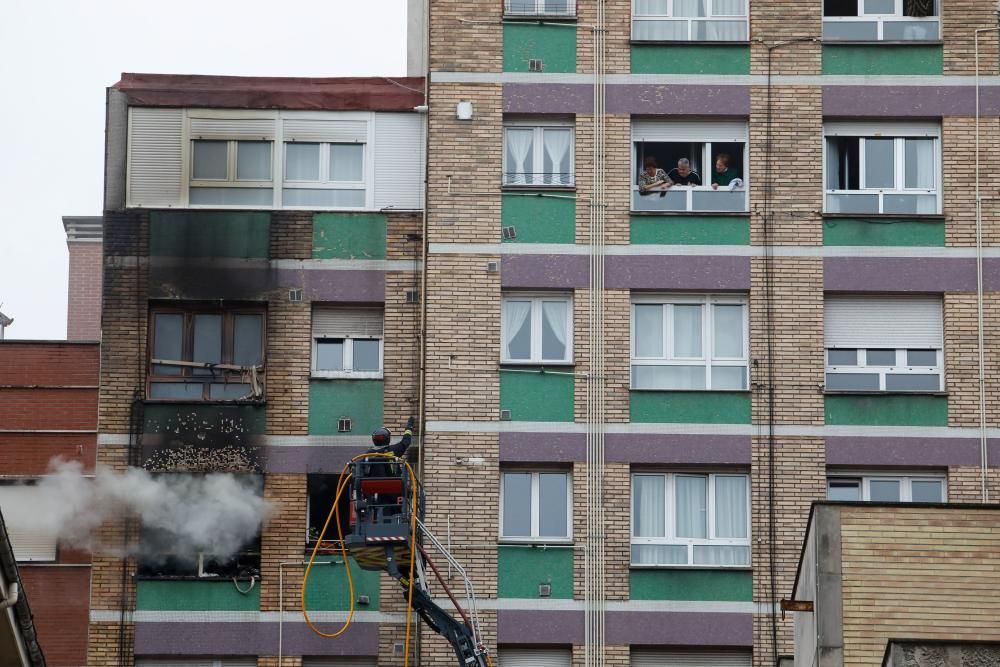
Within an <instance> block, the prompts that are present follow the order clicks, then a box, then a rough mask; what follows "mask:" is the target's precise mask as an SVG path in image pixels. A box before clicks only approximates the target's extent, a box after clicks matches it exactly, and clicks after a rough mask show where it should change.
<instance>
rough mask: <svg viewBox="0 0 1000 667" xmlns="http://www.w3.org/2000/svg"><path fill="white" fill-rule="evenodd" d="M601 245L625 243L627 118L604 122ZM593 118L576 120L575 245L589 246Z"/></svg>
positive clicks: (614, 117) (584, 116) (628, 157)
mask: <svg viewBox="0 0 1000 667" xmlns="http://www.w3.org/2000/svg"><path fill="white" fill-rule="evenodd" d="M604 135H605V137H604V150H605V159H604V174H605V175H604V182H605V192H604V202H605V209H604V210H605V215H604V242H605V243H607V244H608V245H626V244H628V242H629V206H630V201H629V198H630V197H631V191H630V187H631V173H632V168H631V166H630V160H631V141H632V122H631V117H630V116H627V115H615V114H608V115H607V117H606V119H605V122H604ZM596 161H597V160H596V157H595V154H594V116H593V114H577V116H576V167H575V174H576V242H577V243H590V215H591V205H590V202H591V198H592V197H593V196H594V163H595V162H596Z"/></svg>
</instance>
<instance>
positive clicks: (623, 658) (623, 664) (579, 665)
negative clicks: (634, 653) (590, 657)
mask: <svg viewBox="0 0 1000 667" xmlns="http://www.w3.org/2000/svg"><path fill="white" fill-rule="evenodd" d="M630 655H631V654H630V651H629V647H628V646H621V645H615V644H606V645H605V646H604V664H605V665H607V666H608V667H629V664H630V662H629V661H630ZM586 658H587V654H586V649H585V647H583V646H581V645H579V644H574V645H573V667H583V666H584V665H585V664H586Z"/></svg>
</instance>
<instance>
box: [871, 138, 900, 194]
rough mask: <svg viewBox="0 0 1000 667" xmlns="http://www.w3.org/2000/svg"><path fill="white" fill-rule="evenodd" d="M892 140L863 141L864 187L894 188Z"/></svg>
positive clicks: (893, 149) (893, 148) (894, 158)
mask: <svg viewBox="0 0 1000 667" xmlns="http://www.w3.org/2000/svg"><path fill="white" fill-rule="evenodd" d="M895 144H896V141H895V140H894V139H871V138H868V139H865V187H868V188H889V189H891V188H894V187H896V169H895V163H896V155H895Z"/></svg>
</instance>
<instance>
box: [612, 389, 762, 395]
mask: <svg viewBox="0 0 1000 667" xmlns="http://www.w3.org/2000/svg"><path fill="white" fill-rule="evenodd" d="M629 391H640V392H648V393H653V392H655V393H660V394H748V395H749V394H752V393H753V392H752V390H750V389H636V388H635V387H629Z"/></svg>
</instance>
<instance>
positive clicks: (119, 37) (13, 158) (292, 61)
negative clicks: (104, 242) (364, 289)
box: [0, 0, 406, 339]
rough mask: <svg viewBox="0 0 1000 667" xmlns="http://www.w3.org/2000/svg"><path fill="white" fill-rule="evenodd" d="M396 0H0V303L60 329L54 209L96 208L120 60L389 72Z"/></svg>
mask: <svg viewBox="0 0 1000 667" xmlns="http://www.w3.org/2000/svg"><path fill="white" fill-rule="evenodd" d="M405 12H406V3H405V0H325V1H321V0H311V1H304V0H282V1H281V2H265V1H263V0H239V1H236V0H170V1H169V2H164V1H159V2H157V1H151V0H0V82H2V85H3V91H4V92H3V94H2V95H0V128H3V129H2V131H0V195H2V202H3V203H2V208H0V303H2V306H0V311H2V312H3V313H4V314H6V315H7V316H9V317H13V318H14V319H15V322H14V324H13V325H12V326H11V327H9V328H8V329H7V337H8V338H53V339H60V338H65V337H66V267H67V251H66V237H65V233H64V232H63V227H62V216H64V215H100V214H101V197H102V191H103V160H104V99H105V97H104V95H105V88H106V87H108V86H110V85H112V84H114V83H115V82H116V81H118V79H119V76H120V74H121V73H122V72H158V73H180V74H235V75H243V76H369V75H380V76H402V75H403V74H405V72H406V62H405V61H406V40H405V27H406V16H405Z"/></svg>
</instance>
